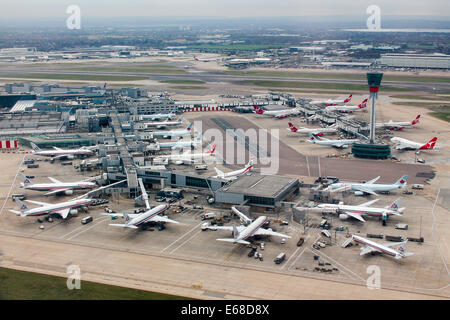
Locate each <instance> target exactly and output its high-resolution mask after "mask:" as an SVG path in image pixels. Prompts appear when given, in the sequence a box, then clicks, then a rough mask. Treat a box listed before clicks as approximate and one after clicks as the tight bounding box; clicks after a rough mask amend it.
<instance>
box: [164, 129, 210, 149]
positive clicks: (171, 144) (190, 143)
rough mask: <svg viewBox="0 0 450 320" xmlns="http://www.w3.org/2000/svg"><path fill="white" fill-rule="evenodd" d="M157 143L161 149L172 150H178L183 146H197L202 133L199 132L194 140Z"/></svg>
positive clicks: (200, 140) (200, 141)
mask: <svg viewBox="0 0 450 320" xmlns="http://www.w3.org/2000/svg"><path fill="white" fill-rule="evenodd" d="M156 144H157V145H159V147H160V148H161V149H163V148H170V149H172V150H179V149H184V148H193V149H194V148H197V146H198V145H199V144H200V145H201V144H202V134H201V133H200V134H199V135H198V136H197V137H196V138H195V139H194V140H189V141H182V140H179V141H172V142H157V143H156Z"/></svg>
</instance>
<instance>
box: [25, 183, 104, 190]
mask: <svg viewBox="0 0 450 320" xmlns="http://www.w3.org/2000/svg"><path fill="white" fill-rule="evenodd" d="M95 187H97V185H96V184H95V183H94V182H87V181H86V182H83V181H80V182H60V183H34V184H31V185H24V186H23V187H22V188H23V189H28V190H36V191H48V190H57V189H73V190H75V189H93V188H95Z"/></svg>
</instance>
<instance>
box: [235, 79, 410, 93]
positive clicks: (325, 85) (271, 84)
mask: <svg viewBox="0 0 450 320" xmlns="http://www.w3.org/2000/svg"><path fill="white" fill-rule="evenodd" d="M237 84H240V85H246V86H250V85H255V86H258V87H268V88H298V89H309V88H315V89H331V90H345V91H355V90H359V91H367V85H363V84H348V83H332V82H303V81H269V80H267V81H266V80H248V81H238V82H237ZM382 91H411V90H410V89H405V88H394V87H389V86H383V87H382Z"/></svg>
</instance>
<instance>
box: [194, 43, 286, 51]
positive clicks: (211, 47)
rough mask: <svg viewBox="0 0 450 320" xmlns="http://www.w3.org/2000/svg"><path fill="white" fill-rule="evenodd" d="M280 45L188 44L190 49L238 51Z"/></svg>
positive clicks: (276, 47) (275, 47) (278, 46)
mask: <svg viewBox="0 0 450 320" xmlns="http://www.w3.org/2000/svg"><path fill="white" fill-rule="evenodd" d="M282 47H283V46H282V45H278V44H273V45H269V44H231V45H193V46H188V48H190V49H204V50H222V51H230V50H239V51H255V50H263V49H278V48H282Z"/></svg>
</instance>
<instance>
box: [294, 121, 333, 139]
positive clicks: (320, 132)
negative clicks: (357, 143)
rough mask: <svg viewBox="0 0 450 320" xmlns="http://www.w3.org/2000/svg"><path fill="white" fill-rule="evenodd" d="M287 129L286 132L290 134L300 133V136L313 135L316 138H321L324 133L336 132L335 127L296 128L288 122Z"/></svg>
mask: <svg viewBox="0 0 450 320" xmlns="http://www.w3.org/2000/svg"><path fill="white" fill-rule="evenodd" d="M288 124H289V128H287V130H289V131H291V132H295V133H300V134H310V133H312V134H314V135H316V136H322V135H323V134H324V133H335V132H336V131H337V130H336V125H334V124H333V125H331V126H329V127H327V128H316V129H315V128H302V127H300V128H297V127H296V126H294V125H293V124H292V122H289V123H288Z"/></svg>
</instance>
